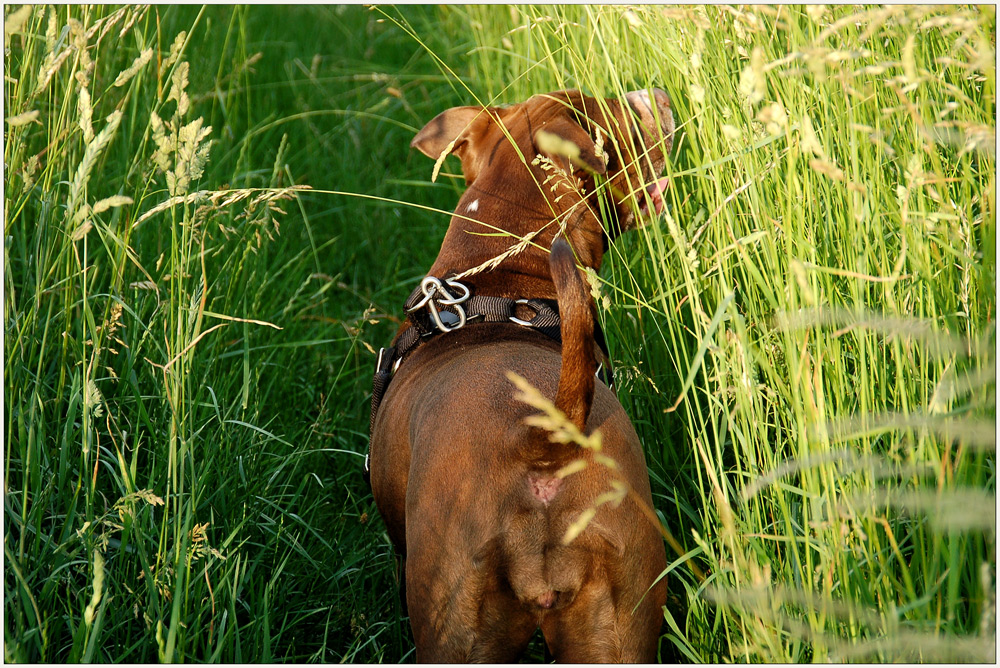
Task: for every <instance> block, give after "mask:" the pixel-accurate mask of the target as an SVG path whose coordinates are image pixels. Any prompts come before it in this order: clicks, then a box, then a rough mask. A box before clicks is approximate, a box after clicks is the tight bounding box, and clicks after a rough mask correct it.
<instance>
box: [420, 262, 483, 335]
mask: <svg viewBox="0 0 1000 668" xmlns="http://www.w3.org/2000/svg"><path fill="white" fill-rule="evenodd" d="M444 282H445V283H446V284H448V285H449V286H450V287H451V288H452V289H454V290H461V291H462V293H463V294H462V295H461V296H460V297H455V296H454V295H452V293H451V292H449V291H448V289H447V288H445V287H444V285H443V284H442V283H441V280H440V279H439V278H436V277H434V276H425V277H424V280H422V281H421V282H420V291H421V292H423V293H424V298H423V299H421V300H420V301H419V302H417V303H416V305H414V306H413V307H412V308H409V309H407V310H406V312H407V313H413V312H414V311H417V310H420V309H422V308H423V307H424V306H426V307H427V310H429V311H430V312H431V319H433V320H434V324H435V325H436V326H437V328H438V329H439V330H441V331H442V332H444V333H445V334H447V333H448V332H454V331H455V330H456V329H459V328H461V327H464V326H465V321H466V316H465V309H464V308H462V306H461V304H462V302H464V301H465V300H466V299H468V298H469V294H470V293H469V288H467V287H466V286H464V285H462V284H461V283H459V282H458V281H456V280H453V279H450V278H448V279H445V281H444ZM435 295H440V297H435ZM438 305H441V306H453V307H454V308H455V311H457V313H458V315H457V316H456V315H455V314H452V313H450V312H449V311H444V312H445V313H447V314H448V317H449V320H451V318H455V317H457V318H458V320H457V324H455V321H454V320H451V321H450V322H448V323H445V322H444V321H443V320H442V319H441V312H440V311H439V310H438Z"/></svg>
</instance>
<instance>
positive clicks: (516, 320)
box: [510, 299, 538, 327]
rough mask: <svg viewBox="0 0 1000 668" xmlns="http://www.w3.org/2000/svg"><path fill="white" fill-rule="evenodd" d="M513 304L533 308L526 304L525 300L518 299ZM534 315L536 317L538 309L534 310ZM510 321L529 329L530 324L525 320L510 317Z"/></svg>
mask: <svg viewBox="0 0 1000 668" xmlns="http://www.w3.org/2000/svg"><path fill="white" fill-rule="evenodd" d="M514 303H515V304H524V305H525V306H529V307H531V308H534V307H533V306H531V304H528V300H527V299H518V300H515V301H514ZM535 315H538V309H535ZM510 321H511V322H513V323H517V324H518V325H521V326H523V327H531V323H530V322H528V321H527V320H521V319H520V318H518V317H516V316H513V315H512V316H510Z"/></svg>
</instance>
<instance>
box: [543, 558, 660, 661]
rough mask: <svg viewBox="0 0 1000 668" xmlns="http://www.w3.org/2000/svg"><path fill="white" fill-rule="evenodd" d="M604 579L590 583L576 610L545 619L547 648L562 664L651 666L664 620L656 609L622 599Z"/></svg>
mask: <svg viewBox="0 0 1000 668" xmlns="http://www.w3.org/2000/svg"><path fill="white" fill-rule="evenodd" d="M615 590H616V588H614V587H612V586H610V584H609V583H608V581H607V580H605V579H604V578H603V577H596V578H592V579H589V580H588V581H587V583H586V584H585V585H584V586H583V588H582V589H581V590H580V591H579V592H578V593H577V595H576V598H575V599H574V600H573V602H572V604H570V605H569V606H567V607H566V608H563V609H561V610H558V611H554V612H553V613H550V614H548V615H546V616H545V617H544V618H543V619H542V623H541V626H542V633H543V634H544V635H545V643H546V644H547V645H548V647H549V650H550V651H551V652H552V654H553V656H555V659H556V661H557V662H559V663H653V662H655V661H656V648H657V643H658V637H657V636H658V634H657V630H658V629H659V627H660V623H661V621H662V616H661V615H660V611H659V609H658V608H657V607H656V605H655V603H654V602H653V601H651V600H649V601H647V600H644V601H643V603H642V604H640V605H639V607H638V609H637V610H635V612H634V613H633V612H632V608H633V607H634V601H628V600H623V599H621V598H619V595H620V593H621V590H620V589H619V590H618V591H615Z"/></svg>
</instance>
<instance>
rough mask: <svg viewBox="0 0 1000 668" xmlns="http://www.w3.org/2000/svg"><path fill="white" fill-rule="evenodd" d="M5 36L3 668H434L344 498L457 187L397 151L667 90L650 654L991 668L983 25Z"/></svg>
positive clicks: (374, 545) (616, 323)
mask: <svg viewBox="0 0 1000 668" xmlns="http://www.w3.org/2000/svg"><path fill="white" fill-rule="evenodd" d="M5 13H6V14H5V47H6V55H5V75H6V78H5V84H4V87H5V93H4V95H5V97H4V101H5V112H4V114H5V132H6V143H5V149H4V150H5V153H4V168H5V171H4V186H5V196H4V284H3V285H4V317H5V334H4V448H5V449H4V640H5V644H4V647H5V650H4V651H5V659H7V660H9V661H32V662H39V661H44V662H65V661H102V662H111V661H115V662H118V661H127V662H152V661H157V660H163V661H220V662H247V661H252V662H256V661H269V662H270V661H278V662H280V661H348V662H362V661H364V662H369V661H371V662H377V661H400V660H404V661H405V660H412V659H413V654H412V642H411V639H410V637H409V629H408V625H407V622H406V619H405V617H403V616H402V610H401V609H400V605H399V601H398V597H397V594H396V580H395V578H396V572H395V562H394V558H393V554H392V549H391V546H390V545H389V544H388V540H387V538H386V536H385V533H384V527H383V525H382V523H381V520H380V519H379V518H378V515H377V511H376V510H375V507H374V504H373V502H372V498H371V494H370V491H369V490H368V488H367V487H366V485H365V483H364V482H363V480H362V478H361V475H360V472H361V463H362V461H363V453H364V451H365V449H366V447H367V423H368V397H369V395H368V393H369V391H370V378H371V375H370V374H371V366H372V364H373V362H374V350H377V348H378V347H379V346H381V345H386V344H387V343H388V341H389V340H390V339H391V336H392V333H393V332H394V330H395V328H396V327H397V326H398V319H399V314H400V310H401V304H402V302H403V300H404V299H405V297H406V295H408V294H409V292H410V291H411V290H412V288H413V286H414V285H415V284H416V282H417V281H418V280H419V279H420V278H421V277H422V275H423V271H425V270H426V268H427V267H429V266H430V263H431V261H432V260H433V257H434V255H435V253H436V250H437V248H438V246H439V244H440V241H441V238H442V237H443V234H444V230H445V228H446V224H447V220H448V212H449V211H450V209H451V207H452V206H453V205H454V202H455V201H456V200H457V196H458V193H459V192H460V190H461V180H460V179H458V178H454V177H451V178H449V177H444V176H443V177H442V178H440V179H438V182H437V183H431V181H430V173H431V169H432V167H433V165H432V164H431V162H430V161H428V160H427V159H426V158H424V157H423V156H422V155H419V154H417V153H416V152H415V151H410V150H409V148H408V145H409V142H410V139H411V138H412V136H413V134H414V133H415V132H416V131H417V130H419V128H420V127H422V125H423V124H424V123H425V122H426V121H428V120H430V119H431V118H432V117H433V116H434V115H435V114H437V113H438V112H439V111H441V110H443V109H445V108H447V107H449V106H454V105H458V104H470V103H474V102H475V101H477V100H478V101H481V102H484V103H509V102H515V101H519V100H521V99H524V98H526V97H528V96H529V95H531V94H534V93H537V92H544V91H549V90H555V89H559V88H568V87H574V88H580V89H582V90H584V91H586V92H588V93H590V94H595V95H604V96H616V95H621V94H622V93H623V92H624V91H627V90H631V89H634V88H640V87H649V86H658V87H661V88H663V89H664V90H666V91H667V92H668V93H669V94H670V95H671V98H672V100H673V103H674V108H675V116H676V118H677V121H678V127H679V131H678V135H677V140H676V142H675V146H676V148H675V151H674V153H673V155H672V156H671V159H670V161H669V162H668V166H667V174H668V175H669V176H671V177H672V182H671V188H670V190H669V192H668V193H667V199H668V207H667V213H666V215H665V216H664V217H663V218H662V219H661V220H658V221H656V222H655V223H654V224H651V225H650V226H648V227H646V228H644V229H642V230H640V231H638V232H635V233H632V234H630V235H627V236H625V237H623V238H622V239H620V240H618V241H617V242H616V243H615V245H614V246H613V247H612V251H611V253H610V254H609V257H608V259H607V261H606V263H605V267H604V268H603V270H602V272H601V281H602V288H601V293H602V298H601V299H600V300H599V304H600V308H599V311H600V316H601V318H602V321H603V324H604V327H605V330H606V332H607V335H608V340H609V346H610V349H611V355H612V357H613V359H614V361H615V364H616V370H615V373H616V380H617V381H618V393H619V396H620V398H621V399H622V401H623V403H624V404H625V406H626V409H627V410H628V412H629V413H630V415H632V416H633V418H634V421H635V423H636V427H637V430H638V431H639V434H640V436H641V438H642V440H643V443H644V445H645V448H646V452H647V459H648V461H649V465H650V475H651V478H652V482H653V493H654V500H655V503H656V506H657V511H658V512H659V514H660V515H661V519H662V521H663V523H664V526H665V527H666V528H667V529H668V530H669V532H670V534H671V535H672V536H673V537H674V543H675V545H676V549H674V548H673V547H671V548H668V554H670V555H672V556H671V558H670V559H668V561H670V562H671V564H670V566H669V568H668V571H669V574H668V576H669V578H670V591H671V594H670V599H669V601H668V606H667V610H666V623H665V626H664V637H663V639H662V642H661V650H662V656H663V658H665V659H670V660H681V661H688V660H690V661H713V662H718V661H783V662H805V661H820V662H828V661H838V660H870V661H885V660H908V661H921V660H922V661H962V660H964V661H993V660H995V628H996V621H995V620H996V603H995V570H996V566H995V564H996V558H995V555H996V549H995V523H996V518H995V507H996V500H995V444H996V438H995V428H996V427H995V423H996V410H995V404H996V396H995V375H996V368H995V354H994V351H995V348H996V333H995V308H996V287H995V286H996V282H995V281H996V256H995V245H996V241H995V234H996V208H995V207H996V183H995V169H996V168H995V67H994V62H995V56H994V53H995V47H996V38H995V25H996V19H995V12H994V9H993V8H992V7H982V8H975V7H973V8H968V7H946V8H931V7H900V6H894V7H886V8H876V7H821V6H810V7H787V6H786V7H781V8H767V7H756V8H751V9H737V8H731V7H684V8H662V7H635V8H626V7H602V8H596V7H586V6H561V7H556V8H543V7H527V6H526V7H515V8H511V7H508V6H490V7H486V6H478V7H460V6H457V7H447V8H435V7H416V6H414V7H404V8H390V7H383V8H376V9H371V10H370V9H366V8H363V7H291V6H290V7H268V6H250V7H236V8H233V7H218V6H213V7H204V8H200V7H192V6H178V7H164V6H160V7H152V8H148V9H147V8H131V7H130V8H115V7H92V8H84V7H66V6H59V7H37V8H34V9H30V8H28V9H25V8H21V7H19V6H10V7H8V8H6V9H5ZM443 171H445V172H452V173H457V171H458V166H457V162H455V163H452V162H448V163H446V169H445V170H443ZM350 193H354V194H355V195H351V194H350ZM530 655H531V657H533V658H541V656H542V653H541V648H540V645H539V644H538V643H535V644H534V645H533V646H532V648H531V650H530Z"/></svg>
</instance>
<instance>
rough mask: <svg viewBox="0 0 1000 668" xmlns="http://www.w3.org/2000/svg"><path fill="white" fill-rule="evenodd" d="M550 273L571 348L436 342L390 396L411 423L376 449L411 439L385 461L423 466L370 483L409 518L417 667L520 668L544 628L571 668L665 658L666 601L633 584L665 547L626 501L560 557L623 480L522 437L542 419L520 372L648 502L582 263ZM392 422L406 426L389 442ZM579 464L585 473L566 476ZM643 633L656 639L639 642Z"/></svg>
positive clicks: (576, 455) (555, 258)
mask: <svg viewBox="0 0 1000 668" xmlns="http://www.w3.org/2000/svg"><path fill="white" fill-rule="evenodd" d="M551 264H552V269H553V277H554V280H555V283H556V286H557V290H558V294H559V307H560V314H561V315H562V328H561V332H562V339H563V340H562V347H561V349H560V347H559V346H558V345H557V344H555V343H554V342H552V341H550V340H548V339H546V337H543V336H540V335H538V334H537V333H534V332H531V331H527V330H524V329H523V328H520V327H517V326H514V325H496V326H490V325H479V326H477V327H474V328H472V327H470V328H467V329H466V330H464V331H458V332H455V333H453V334H449V335H448V336H447V337H440V338H439V339H437V340H432V341H430V342H429V343H427V344H425V345H423V346H421V348H420V349H418V351H417V352H415V353H414V356H415V357H416V356H417V355H420V357H419V358H416V359H413V360H408V361H407V364H406V365H404V366H403V367H401V368H400V370H399V372H398V374H397V378H395V379H394V380H393V384H392V386H391V388H390V393H391V394H387V396H386V403H387V404H390V405H391V406H393V407H399V406H406V407H407V410H406V412H405V413H403V414H398V413H397V412H395V411H394V410H390V411H386V415H380V416H379V420H378V421H377V422H376V427H375V437H376V438H395V439H399V442H398V443H397V444H396V445H395V446H394V447H391V448H385V449H384V451H389V450H394V451H396V452H402V451H406V452H408V453H409V458H412V460H418V461H420V463H421V464H420V466H409V464H408V463H407V464H406V466H407V468H408V470H409V476H408V479H404V480H403V482H402V484H400V482H399V480H398V479H397V480H396V481H386V480H381V479H378V478H377V477H376V476H374V475H373V478H372V484H373V487H374V489H375V492H376V494H377V495H378V497H379V498H380V508H381V507H384V506H385V505H387V504H386V499H387V498H388V497H389V496H391V495H395V496H396V498H397V503H398V504H399V506H400V507H399V511H400V512H399V516H400V518H401V519H402V518H404V517H405V518H406V522H405V536H401V535H398V534H397V535H396V536H394V541H395V542H397V545H398V546H399V547H401V548H403V549H405V554H406V579H407V592H406V594H407V601H408V603H409V606H408V607H409V609H410V615H411V624H412V625H413V631H414V636H415V639H416V640H417V646H418V647H420V648H422V651H421V655H420V656H419V657H418V658H420V660H432V661H443V662H449V661H474V660H482V661H487V660H489V661H510V660H514V659H515V658H516V657H517V655H518V654H519V653H520V652H521V651H522V650H523V648H524V646H525V645H526V644H527V642H528V641H529V640H530V637H531V635H532V634H533V632H534V630H535V628H537V627H538V626H541V628H542V630H543V633H544V634H545V638H546V642H547V643H548V645H549V647H550V649H551V650H552V651H553V652H554V653H556V655H557V656H559V657H560V659H561V660H572V661H581V662H585V661H599V660H619V661H650V660H653V659H654V658H655V640H656V637H657V633H656V631H657V629H658V628H659V624H660V621H661V619H662V618H661V616H660V614H659V609H660V606H662V605H663V602H664V600H665V596H666V593H665V587H664V586H663V584H662V583H661V584H660V585H658V586H657V587H655V588H654V589H653V590H652V591H650V592H648V593H647V592H645V591H644V590H638V589H636V588H635V587H634V586H629V583H631V582H634V581H639V582H653V581H654V580H655V579H656V577H657V576H658V575H659V574H660V572H661V571H662V569H663V568H664V567H665V555H664V551H663V547H662V541H661V540H660V539H659V536H658V535H657V533H656V531H655V529H654V527H653V526H652V525H651V524H650V523H649V522H648V521H647V520H645V518H643V517H642V516H641V514H640V513H639V512H638V511H637V509H636V508H635V507H634V501H632V500H626V501H625V502H624V503H622V505H621V506H618V507H613V505H612V504H605V505H602V506H601V507H600V508H597V509H595V510H596V512H595V513H594V516H593V518H592V519H591V520H590V522H589V525H588V527H587V530H586V531H584V532H583V533H582V534H581V535H579V536H578V537H577V538H576V539H575V540H574V541H573V542H572V543H570V544H569V545H563V544H562V541H563V538H564V536H565V535H566V532H567V530H568V529H569V528H570V526H571V525H572V524H573V523H574V522H578V521H579V520H580V519H581V513H587V514H590V513H591V510H590V509H592V508H594V502H595V500H596V499H597V498H598V497H599V496H600V495H601V494H604V493H606V492H609V491H611V490H612V480H613V479H615V477H616V476H615V475H614V474H613V473H612V471H610V470H609V469H608V468H607V467H606V466H604V465H602V464H600V463H597V462H595V461H594V453H593V452H591V451H589V450H587V449H584V448H581V447H579V446H578V445H576V444H573V443H569V444H566V443H553V442H551V441H550V440H549V434H548V432H546V431H544V430H541V429H538V428H535V427H531V426H528V425H526V424H525V420H526V418H528V417H529V416H531V415H533V414H535V413H537V411H536V410H535V409H533V408H531V407H530V406H528V405H526V404H524V403H523V402H521V401H519V400H517V399H516V398H515V392H514V387H513V385H512V384H511V383H510V381H509V380H507V372H508V371H513V372H514V373H516V374H518V375H520V376H522V377H523V378H525V379H526V380H527V381H528V382H529V383H530V384H531V385H533V386H534V387H536V388H537V389H538V390H539V391H540V392H541V393H542V394H543V395H545V396H550V397H552V396H555V397H556V400H555V403H556V406H557V407H558V408H559V409H560V410H562V411H563V412H564V413H565V414H566V415H567V416H568V417H569V418H570V420H571V421H572V422H574V423H576V424H577V426H578V427H579V428H580V429H581V431H583V432H584V433H588V434H589V433H592V432H593V431H594V430H596V429H600V430H601V432H602V436H603V439H602V450H601V454H602V455H604V456H607V457H610V458H611V459H613V460H614V461H615V462H616V463H617V465H618V467H619V472H618V473H619V475H620V476H621V479H623V480H624V481H625V482H626V483H627V484H628V485H629V486H630V487H632V488H633V489H634V490H635V492H637V493H638V495H639V497H640V498H649V483H648V478H647V474H646V467H645V461H644V456H643V452H642V448H641V446H640V444H639V439H638V437H637V436H636V434H635V431H634V429H633V428H632V425H631V422H630V421H629V420H628V417H627V416H626V414H625V412H624V411H623V410H622V408H621V405H620V404H619V403H618V400H617V398H616V397H615V396H614V393H613V392H612V391H611V390H610V389H608V388H607V386H605V385H604V384H603V383H599V382H595V376H594V371H595V365H596V362H595V346H594V338H593V336H594V335H593V327H594V325H593V323H594V321H593V313H592V306H591V304H592V300H591V298H590V295H589V293H588V291H587V288H586V284H585V283H584V281H583V279H582V277H581V276H580V274H579V271H578V270H577V268H576V266H575V264H574V261H573V255H572V251H570V249H569V248H568V247H566V246H565V245H564V244H559V243H557V244H555V246H554V247H553V253H552V258H551ZM484 341H488V342H489V345H482V343H483V342H484ZM410 369H414V370H416V369H419V370H420V371H419V372H416V373H409V370H410ZM393 420H402V421H403V424H405V425H407V428H405V429H398V428H397V429H388V428H387V427H388V425H389V423H390V422H391V421H393ZM383 434H384V436H383ZM404 441H405V442H404ZM575 459H582V460H583V461H584V462H586V467H585V468H584V469H583V470H582V471H580V472H578V473H575V474H573V475H570V476H568V477H566V478H564V479H559V478H557V477H556V475H555V474H556V471H558V470H559V469H560V468H561V467H563V466H564V465H566V464H567V463H569V462H570V461H573V460H575ZM400 464H403V462H400ZM388 487H392V488H393V491H391V492H389V491H388V490H387V488H388ZM383 512H384V511H383ZM417 520H418V521H417ZM635 546H642V549H639V550H636V549H634V548H635ZM630 548H631V549H630ZM640 600H641V601H642V602H641V604H640ZM637 605H638V606H639V609H638V610H637V611H636V612H635V619H633V612H632V611H633V609H634V608H635V607H636V606H637ZM422 610H433V611H435V612H434V613H433V614H430V615H427V614H423V613H422V612H421V611H422ZM636 619H639V620H646V621H645V622H644V624H645V626H646V627H648V628H643V629H641V630H640V629H637V628H636ZM650 639H652V643H653V644H652V645H651V644H650V642H651V640H650Z"/></svg>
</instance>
